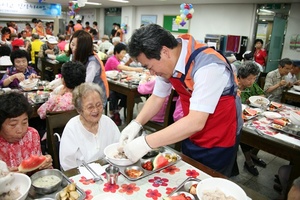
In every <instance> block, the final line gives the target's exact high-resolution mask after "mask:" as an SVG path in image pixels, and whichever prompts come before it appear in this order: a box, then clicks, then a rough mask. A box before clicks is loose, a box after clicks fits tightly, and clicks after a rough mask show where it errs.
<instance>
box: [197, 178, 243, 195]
mask: <svg viewBox="0 0 300 200" xmlns="http://www.w3.org/2000/svg"><path fill="white" fill-rule="evenodd" d="M215 190H221V191H222V192H223V193H224V194H225V195H226V196H232V197H234V198H235V199H237V200H248V197H247V195H246V193H245V191H244V190H243V189H242V188H241V187H240V186H238V185H237V184H235V183H234V182H232V181H229V180H227V179H223V178H207V179H204V180H202V181H200V182H199V183H198V185H197V188H196V191H197V196H198V198H199V200H201V199H202V196H203V192H204V191H212V192H213V191H215Z"/></svg>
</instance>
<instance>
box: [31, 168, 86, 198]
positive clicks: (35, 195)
mask: <svg viewBox="0 0 300 200" xmlns="http://www.w3.org/2000/svg"><path fill="white" fill-rule="evenodd" d="M62 177H63V180H62V182H61V186H60V187H59V188H58V189H57V191H55V192H53V193H51V194H45V195H42V194H38V193H36V192H35V191H34V188H33V187H31V188H30V189H29V192H28V196H27V198H26V200H34V199H39V200H57V199H56V197H55V196H56V194H57V193H59V192H60V191H61V190H62V189H64V188H65V187H66V186H67V185H68V184H70V183H72V181H71V180H70V179H69V178H68V177H67V176H66V175H64V174H63V173H62ZM76 190H77V192H78V193H79V195H80V196H79V198H78V200H84V199H85V197H86V194H85V192H84V191H83V190H82V189H80V188H79V187H78V186H77V185H76Z"/></svg>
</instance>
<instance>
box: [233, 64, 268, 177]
mask: <svg viewBox="0 0 300 200" xmlns="http://www.w3.org/2000/svg"><path fill="white" fill-rule="evenodd" d="M259 73H260V69H259V67H258V65H256V64H255V62H252V61H246V62H244V63H243V64H242V66H241V67H240V68H239V69H238V72H237V78H238V87H239V90H240V91H241V101H242V103H243V104H245V103H247V101H248V99H249V97H251V96H257V95H260V96H264V91H263V90H262V89H261V88H260V87H259V86H258V84H257V83H256V82H255V80H256V78H257V76H258V74H259ZM240 145H241V148H242V151H243V153H244V156H245V159H246V161H245V163H244V166H245V168H246V169H247V170H248V171H249V172H250V173H251V174H252V175H254V176H257V175H258V174H259V172H258V170H257V168H256V167H255V165H254V163H255V164H257V165H259V166H261V167H266V165H267V164H266V163H265V162H264V161H263V160H262V159H260V158H258V157H257V154H258V151H259V150H258V149H256V148H253V147H251V146H249V145H246V144H244V143H240Z"/></svg>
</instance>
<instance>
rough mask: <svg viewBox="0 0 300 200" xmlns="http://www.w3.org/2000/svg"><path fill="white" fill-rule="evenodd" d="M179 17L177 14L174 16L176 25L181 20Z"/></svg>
mask: <svg viewBox="0 0 300 200" xmlns="http://www.w3.org/2000/svg"><path fill="white" fill-rule="evenodd" d="M181 20H182V19H181V17H180V16H177V17H176V19H175V23H176V24H177V25H179V24H180V22H181Z"/></svg>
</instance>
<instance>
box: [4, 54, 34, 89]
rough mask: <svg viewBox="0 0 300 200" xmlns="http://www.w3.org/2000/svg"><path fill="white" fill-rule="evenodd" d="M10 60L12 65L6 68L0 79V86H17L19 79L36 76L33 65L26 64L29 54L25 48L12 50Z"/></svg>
mask: <svg viewBox="0 0 300 200" xmlns="http://www.w3.org/2000/svg"><path fill="white" fill-rule="evenodd" d="M10 60H11V62H12V64H13V66H11V67H9V68H7V71H6V73H5V74H4V75H3V77H2V79H1V80H0V86H2V87H10V88H18V87H19V83H20V82H21V81H23V80H25V79H28V78H37V77H38V75H37V73H36V71H35V70H34V69H33V67H31V66H28V61H29V55H28V53H27V52H26V51H25V50H16V51H13V52H12V53H11V54H10Z"/></svg>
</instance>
